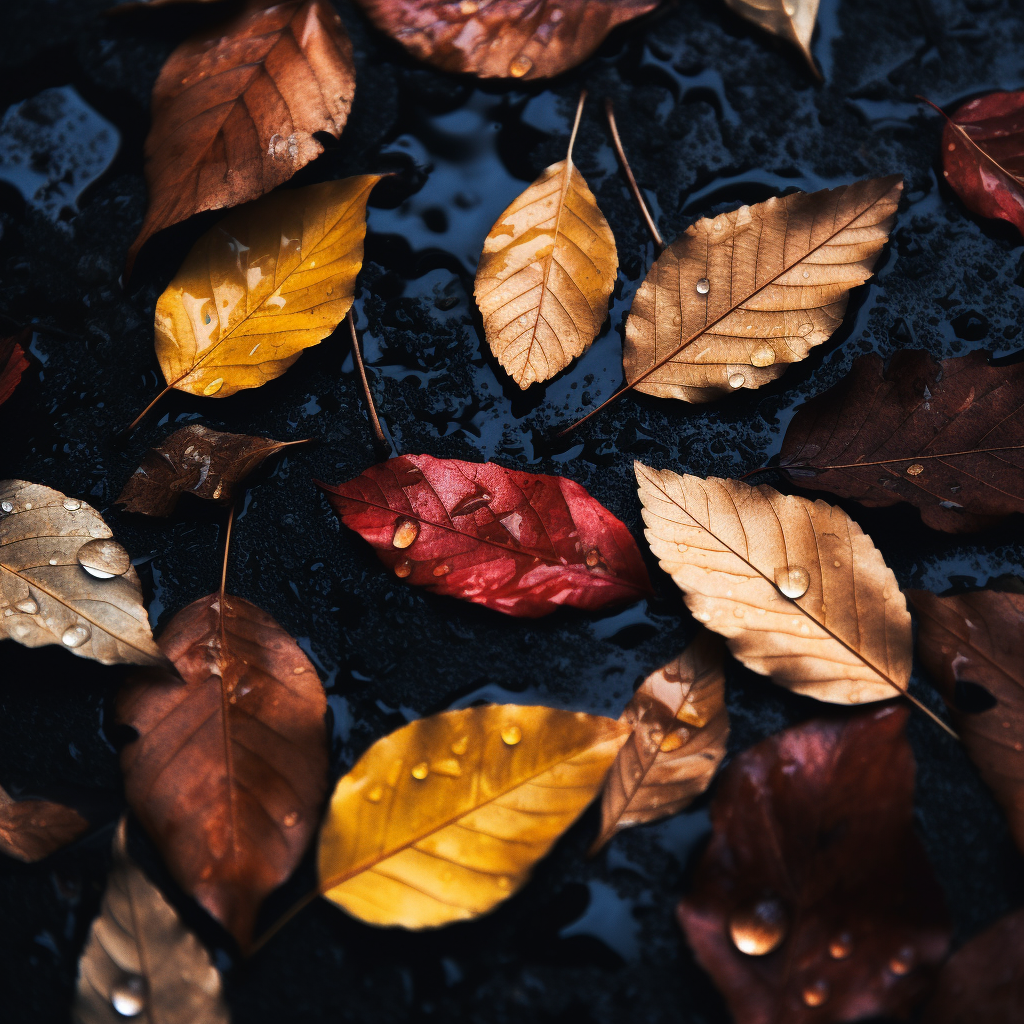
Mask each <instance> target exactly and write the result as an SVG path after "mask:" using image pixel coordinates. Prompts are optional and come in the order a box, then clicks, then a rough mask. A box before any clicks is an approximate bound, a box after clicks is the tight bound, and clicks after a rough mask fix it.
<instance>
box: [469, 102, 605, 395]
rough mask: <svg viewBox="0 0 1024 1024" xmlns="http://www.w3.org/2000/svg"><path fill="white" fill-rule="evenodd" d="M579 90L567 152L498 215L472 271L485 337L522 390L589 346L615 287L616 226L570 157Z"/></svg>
mask: <svg viewBox="0 0 1024 1024" xmlns="http://www.w3.org/2000/svg"><path fill="white" fill-rule="evenodd" d="M585 97H586V93H584V94H583V96H581V97H580V102H579V107H578V108H577V110H576V123H575V124H574V125H573V129H572V137H571V138H570V139H569V152H568V154H567V155H566V158H565V159H564V160H562V161H560V162H559V163H557V164H552V165H551V166H550V167H549V168H547V170H545V171H544V173H543V174H541V176H540V177H539V178H538V179H537V180H536V181H535V182H534V183H533V184H532V185H531V186H530V187H529V188H528V189H527V190H526V191H525V192H524V193H523V194H522V195H521V196H519V197H518V198H517V199H516V200H515V202H513V203H512V205H511V206H510V207H509V208H508V209H507V210H506V211H505V212H504V213H503V214H502V215H501V216H500V217H499V218H498V221H497V223H496V224H495V225H494V227H493V228H491V230H490V233H489V234H488V236H487V238H486V240H485V241H484V251H483V254H482V255H481V257H480V264H479V266H478V268H477V272H476V290H475V294H476V301H477V305H478V306H479V307H480V313H481V315H482V316H483V321H484V333H485V334H486V336H487V343H488V344H489V345H490V347H491V351H492V352H493V353H494V357H495V358H496V359H497V360H498V362H499V363H501V365H502V367H503V368H504V369H505V371H506V373H508V374H509V375H510V376H511V377H512V379H513V380H515V382H516V383H517V384H518V385H519V386H520V387H521V388H522V389H523V390H524V391H525V390H526V388H528V387H529V386H530V385H531V384H533V383H534V382H535V381H544V380H548V379H550V378H551V377H553V376H554V375H555V374H556V373H558V372H559V371H561V370H564V369H565V368H566V367H567V366H568V365H569V363H570V362H572V360H573V359H575V358H576V357H577V356H579V355H582V354H583V353H584V352H585V351H586V350H587V349H588V348H589V347H590V345H591V343H592V342H593V340H594V339H595V338H596V337H597V332H598V331H599V330H600V329H601V324H603V323H604V321H605V318H606V317H607V316H608V299H609V297H610V296H611V293H612V289H613V288H614V287H615V278H616V273H617V271H618V266H619V257H618V254H617V253H616V251H615V238H614V236H613V235H612V229H611V228H610V227H609V226H608V221H606V220H605V218H604V214H603V213H601V211H600V210H599V209H598V206H597V200H596V199H595V198H594V194H593V192H591V191H590V189H589V187H588V186H587V183H586V182H585V181H584V180H583V175H582V174H580V172H579V169H578V168H577V167H576V165H575V164H574V163H573V162H572V148H573V143H574V142H575V141H576V131H577V129H578V128H579V126H580V115H581V114H582V113H583V101H584V99H585Z"/></svg>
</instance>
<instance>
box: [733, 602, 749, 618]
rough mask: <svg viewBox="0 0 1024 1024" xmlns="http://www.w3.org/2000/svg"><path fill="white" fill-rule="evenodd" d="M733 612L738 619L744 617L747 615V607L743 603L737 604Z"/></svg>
mask: <svg viewBox="0 0 1024 1024" xmlns="http://www.w3.org/2000/svg"><path fill="white" fill-rule="evenodd" d="M732 613H733V615H735V616H736V618H737V619H742V618H745V617H746V614H747V609H746V608H744V607H743V606H742V605H737V606H736V607H735V608H733V610H732Z"/></svg>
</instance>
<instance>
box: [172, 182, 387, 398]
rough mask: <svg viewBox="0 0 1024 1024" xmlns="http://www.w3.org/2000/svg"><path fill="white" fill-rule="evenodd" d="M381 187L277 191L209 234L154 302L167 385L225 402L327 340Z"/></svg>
mask: <svg viewBox="0 0 1024 1024" xmlns="http://www.w3.org/2000/svg"><path fill="white" fill-rule="evenodd" d="M378 181H380V176H379V175H375V174H366V175H362V176H360V177H355V178H343V179H342V180H340V181H326V182H323V183H322V184H320V185H308V186H306V187H305V188H297V189H291V190H289V191H286V192H276V193H274V195H270V196H266V197H264V198H263V199H260V200H259V201H258V202H255V203H253V204H251V205H250V206H246V207H245V208H244V209H241V210H235V211H233V212H232V213H230V214H228V216H227V217H225V218H224V219H223V220H222V221H221V222H220V223H219V224H217V225H216V226H214V227H213V228H211V229H210V230H209V231H208V232H207V233H206V234H205V235H203V237H202V238H200V239H199V241H198V242H196V244H195V246H194V247H193V249H192V251H191V252H190V253H189V254H188V257H187V258H186V260H185V262H184V263H183V264H182V266H181V269H180V270H179V271H178V273H177V274H176V275H175V277H174V280H173V281H171V283H170V284H169V285H168V286H167V289H166V291H164V293H163V295H161V296H160V298H159V300H158V301H157V304H156V354H157V359H158V360H159V361H160V369H161V370H163V374H164V379H165V380H166V381H167V385H168V387H172V388H177V389H178V390H179V391H187V392H188V393H189V394H192V395H207V396H213V395H216V396H217V397H218V398H226V397H227V396H228V395H233V394H234V393H235V392H236V391H240V390H242V389H243V388H258V387H259V386H260V385H261V384H265V383H266V382H267V381H268V380H273V379H274V378H275V377H280V376H281V374H282V373H284V371H285V370H287V369H288V367H289V366H291V365H292V363H294V362H295V360H296V359H298V358H299V356H300V355H301V354H302V350H303V349H304V348H309V347H310V346H312V345H317V344H319V343H320V342H321V341H323V339H324V338H326V337H327V336H328V335H329V334H330V333H331V332H332V331H333V330H334V329H335V327H337V326H338V324H340V323H341V321H342V320H343V319H344V318H345V314H346V313H347V312H348V311H349V307H351V305H352V299H353V297H354V295H355V286H356V275H357V274H358V273H359V268H360V267H361V266H362V264H363V238H364V237H365V235H366V200H367V199H368V197H369V195H370V190H371V189H372V188H373V186H374V185H376V184H377V182H378Z"/></svg>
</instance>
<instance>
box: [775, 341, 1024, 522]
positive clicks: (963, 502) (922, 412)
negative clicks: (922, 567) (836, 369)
mask: <svg viewBox="0 0 1024 1024" xmlns="http://www.w3.org/2000/svg"><path fill="white" fill-rule="evenodd" d="M1022 413H1024V364H1021V363H1017V364H1013V365H1010V366H990V365H989V362H988V359H987V356H986V353H985V352H972V353H970V354H969V355H966V356H960V357H958V358H956V359H944V360H943V361H942V362H941V363H938V362H936V361H935V360H934V359H933V358H932V357H931V356H930V355H929V354H928V353H927V352H922V351H910V352H907V351H904V352H897V353H896V354H895V355H894V356H893V357H892V360H891V361H890V363H889V366H888V367H887V368H886V367H885V366H884V364H883V363H882V360H881V358H880V357H879V356H877V355H875V354H874V353H872V354H869V355H866V356H861V357H860V359H858V360H857V361H856V362H855V363H854V364H853V369H852V370H851V371H850V373H849V374H848V375H847V376H846V377H844V378H843V379H842V380H841V381H840V382H839V383H838V384H836V385H835V386H834V387H832V388H829V390H828V391H826V392H824V393H823V394H821V395H818V396H817V397H816V398H812V399H811V400H810V401H809V402H806V403H805V404H804V405H802V406H800V408H799V409H798V410H797V412H796V415H795V416H794V417H793V419H792V421H791V423H790V425H789V428H788V429H787V431H786V437H785V440H784V441H783V442H782V460H781V465H782V467H783V469H784V472H785V473H786V475H787V476H788V477H789V478H790V479H791V480H793V482H794V483H796V484H798V485H799V486H800V487H808V488H811V489H813V490H822V491H831V492H832V493H833V494H838V495H841V496H842V497H844V498H853V499H855V500H856V501H859V502H860V503H861V504H862V505H868V506H872V507H874V506H884V505H895V504H897V503H898V502H901V501H907V502H910V503H911V504H912V505H915V506H916V507H917V508H919V509H920V510H921V518H922V519H923V520H924V522H925V523H926V524H927V525H928V526H931V527H933V528H934V529H936V530H947V531H949V532H954V533H955V532H962V531H967V530H977V529H980V528H982V527H984V526H987V525H989V524H991V523H992V522H994V521H995V520H996V519H997V518H998V517H1000V516H1005V515H1008V514H1009V513H1011V512H1024V415H1022Z"/></svg>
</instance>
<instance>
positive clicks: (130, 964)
mask: <svg viewBox="0 0 1024 1024" xmlns="http://www.w3.org/2000/svg"><path fill="white" fill-rule="evenodd" d="M74 1019H75V1022H76V1024H116V1022H118V1021H124V1020H125V1019H131V1020H134V1021H138V1022H140V1024H228V1021H229V1020H230V1018H229V1016H228V1010H227V1006H226V1004H225V1002H224V997H223V994H222V992H221V980H220V975H219V974H218V973H217V970H216V968H215V967H214V966H213V964H212V963H211V962H210V955H209V954H208V953H207V952H206V950H205V949H204V948H203V946H202V945H201V944H200V942H199V940H198V939H197V938H196V937H195V936H194V935H193V934H192V933H191V932H190V931H189V930H188V929H187V928H186V927H185V926H184V924H182V921H181V918H179V917H178V915H177V913H176V912H175V910H174V908H173V907H172V906H171V905H170V904H169V903H168V902H167V900H165V899H164V897H163V896H162V895H161V893H160V890H159V889H157V887H156V886H155V885H153V883H152V882H151V881H150V880H149V879H148V878H147V877H146V876H145V875H144V874H143V872H142V870H141V869H140V868H139V867H137V866H136V865H135V864H134V863H133V862H132V861H131V860H130V859H129V857H128V853H127V849H126V843H125V823H124V819H122V820H121V822H120V824H119V825H118V826H117V833H116V835H115V837H114V864H113V867H112V868H111V871H110V876H109V878H108V879H107V890H106V892H105V893H104V894H103V903H102V905H101V907H100V914H99V917H97V918H96V920H95V921H93V923H92V927H91V928H90V929H89V938H88V940H87V942H86V944H85V949H84V951H83V952H82V956H81V959H80V960H79V961H78V985H77V989H76V992H75V1007H74Z"/></svg>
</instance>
